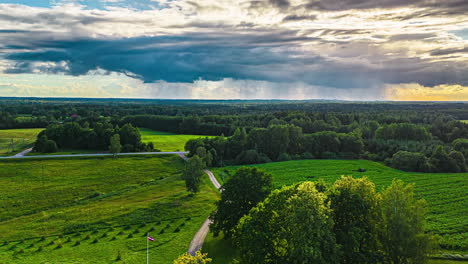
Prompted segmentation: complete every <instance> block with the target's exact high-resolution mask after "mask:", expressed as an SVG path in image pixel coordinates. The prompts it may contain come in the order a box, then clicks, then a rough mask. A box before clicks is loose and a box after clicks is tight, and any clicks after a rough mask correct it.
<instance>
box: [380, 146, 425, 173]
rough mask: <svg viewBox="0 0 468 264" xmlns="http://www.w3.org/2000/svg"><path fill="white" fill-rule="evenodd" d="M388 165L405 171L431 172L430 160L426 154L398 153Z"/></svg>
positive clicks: (388, 161)
mask: <svg viewBox="0 0 468 264" xmlns="http://www.w3.org/2000/svg"><path fill="white" fill-rule="evenodd" d="M386 163H387V165H389V166H391V167H393V168H396V169H399V170H403V171H422V172H427V171H429V170H430V166H429V162H428V159H427V158H426V156H424V154H422V153H418V152H408V151H398V152H397V153H395V154H394V155H393V157H392V158H391V159H389V160H387V162H386Z"/></svg>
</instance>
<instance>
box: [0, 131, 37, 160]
mask: <svg viewBox="0 0 468 264" xmlns="http://www.w3.org/2000/svg"><path fill="white" fill-rule="evenodd" d="M42 130H43V129H42V128H24V129H1V130H0V156H2V155H6V154H8V153H15V152H19V151H21V150H24V149H26V148H28V147H31V146H32V145H33V143H34V141H36V137H37V134H39V132H41V131H42ZM12 140H13V146H14V149H12V144H11V143H12Z"/></svg>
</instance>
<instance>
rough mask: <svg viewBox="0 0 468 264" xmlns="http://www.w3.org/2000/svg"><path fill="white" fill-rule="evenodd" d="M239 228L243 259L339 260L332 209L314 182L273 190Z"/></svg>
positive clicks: (323, 263) (326, 263) (318, 263)
mask: <svg viewBox="0 0 468 264" xmlns="http://www.w3.org/2000/svg"><path fill="white" fill-rule="evenodd" d="M237 230H238V231H237V232H236V234H235V242H236V244H237V246H238V249H239V252H240V256H239V258H240V259H239V260H240V261H241V263H250V264H260V263H292V264H299V263H315V264H334V263H339V252H338V247H337V244H336V242H335V235H334V234H333V220H332V217H331V210H330V208H329V206H328V204H327V203H326V196H325V194H323V193H321V192H319V191H318V190H317V189H316V187H315V185H314V183H312V182H304V183H301V184H297V185H295V186H290V187H283V188H282V189H281V190H275V191H273V192H272V193H271V194H270V195H269V196H268V197H267V198H266V199H265V200H264V201H263V202H260V203H258V204H257V206H255V207H254V208H252V209H251V210H250V212H249V214H248V215H246V216H244V217H243V218H241V220H240V222H239V225H238V226H237Z"/></svg>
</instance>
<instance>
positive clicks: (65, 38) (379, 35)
mask: <svg viewBox="0 0 468 264" xmlns="http://www.w3.org/2000/svg"><path fill="white" fill-rule="evenodd" d="M400 8H403V9H400ZM467 8H468V7H467V4H466V1H458V0H448V1H444V2H443V3H437V4H435V2H434V1H426V0H413V1H402V0H380V1H362V0H346V1H341V0H340V1H338V0H327V1H325V0H311V1H309V0H307V1H301V0H265V1H258V0H257V1H250V2H245V1H214V0H213V1H208V0H205V1H197V2H193V1H184V0H177V1H162V2H161V3H159V5H158V6H155V7H154V8H148V9H145V10H134V9H124V8H121V7H113V6H108V7H107V8H102V9H93V8H89V7H86V6H81V5H76V4H64V5H56V6H51V7H49V8H36V7H28V6H22V5H12V4H0V25H2V26H0V61H1V62H2V63H1V64H0V69H1V70H3V72H4V73H5V74H29V73H33V74H41V73H42V74H58V75H71V76H85V75H88V74H95V73H96V72H99V74H111V73H120V74H123V75H126V76H128V77H131V78H134V79H138V80H141V81H142V82H144V83H157V82H164V83H194V82H196V81H199V80H204V81H220V82H225V80H227V79H228V80H246V81H254V82H257V83H258V82H266V83H272V84H278V85H275V87H283V88H282V89H293V86H297V85H298V84H304V85H309V86H314V87H315V86H316V87H329V88H330V89H358V88H359V89H380V88H379V87H385V86H386V85H388V84H403V83H417V84H419V85H422V86H424V87H433V86H437V85H451V84H454V85H455V84H456V85H461V86H468V70H467V69H468V56H467V50H466V44H467V41H466V39H462V38H460V37H458V36H456V35H454V34H453V33H451V32H457V31H460V30H464V29H465V28H468V19H467V18H466V15H464V14H463V13H462V11H463V10H468V9H467ZM371 9H372V10H373V11H372V12H370V11H369V10H371ZM324 11H326V12H324ZM438 11H440V12H438ZM437 12H438V14H437V15H432V13H437ZM2 65H3V66H2ZM236 85H237V84H236ZM247 86H248V85H247ZM165 87H170V85H167V86H165ZM291 87H292V88H291ZM198 88H199V87H198ZM275 89H279V88H275ZM249 96H250V95H249Z"/></svg>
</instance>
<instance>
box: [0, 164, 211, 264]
mask: <svg viewBox="0 0 468 264" xmlns="http://www.w3.org/2000/svg"><path fill="white" fill-rule="evenodd" d="M183 162H184V161H183V160H182V159H181V158H180V157H178V156H176V155H164V156H157V157H154V156H140V157H125V158H122V157H120V158H115V159H114V158H68V159H42V160H41V159H32V160H31V159H28V160H21V159H11V160H1V161H0V208H2V210H0V259H1V261H0V262H1V263H110V262H116V263H143V262H144V261H145V260H146V243H147V242H146V241H147V240H146V237H145V235H146V233H147V232H149V233H150V235H151V236H152V237H154V238H155V241H154V242H150V252H151V253H150V254H151V256H150V257H151V263H172V260H173V259H175V258H176V257H177V256H178V255H180V254H182V253H183V252H185V251H186V250H187V248H188V245H189V243H190V241H191V239H192V237H193V235H194V234H195V232H196V231H197V230H198V228H199V227H200V225H201V223H202V222H203V221H204V220H205V219H206V217H207V216H208V215H209V213H210V212H211V211H212V210H213V209H214V203H213V202H214V201H215V200H216V199H217V197H218V193H217V192H216V190H215V189H214V188H213V187H211V185H210V184H209V181H208V179H204V181H203V183H202V186H201V192H200V193H197V194H194V195H193V194H191V193H189V192H187V191H186V188H185V184H184V181H183V180H181V173H182V169H183V168H184V163H183Z"/></svg>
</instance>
